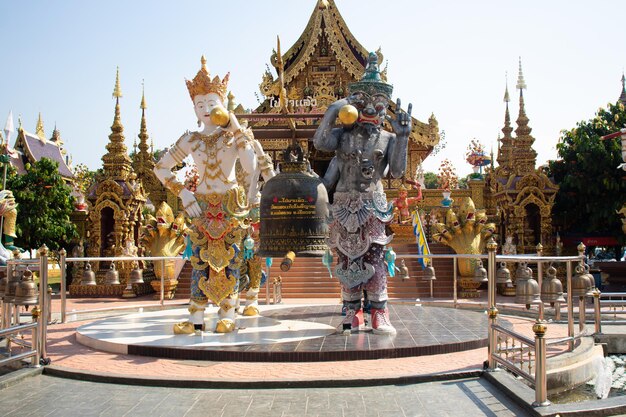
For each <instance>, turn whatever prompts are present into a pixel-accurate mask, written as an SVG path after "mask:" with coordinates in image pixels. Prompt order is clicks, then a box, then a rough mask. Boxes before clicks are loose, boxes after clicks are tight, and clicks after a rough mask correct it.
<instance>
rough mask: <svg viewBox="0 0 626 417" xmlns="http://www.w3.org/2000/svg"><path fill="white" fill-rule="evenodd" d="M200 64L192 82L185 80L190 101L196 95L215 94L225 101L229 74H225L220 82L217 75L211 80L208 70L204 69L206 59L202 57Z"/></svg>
mask: <svg viewBox="0 0 626 417" xmlns="http://www.w3.org/2000/svg"><path fill="white" fill-rule="evenodd" d="M200 62H201V63H202V68H200V71H198V73H197V74H196V76H195V77H193V80H192V81H189V80H185V82H186V83H187V89H188V90H189V95H190V96H191V99H192V100H193V98H194V97H195V96H197V95H204V94H209V93H215V94H218V95H219V96H220V98H221V99H222V101H225V100H226V93H227V88H228V77H229V76H230V73H228V74H226V75H225V76H224V78H223V79H221V80H220V77H219V76H217V75H216V76H215V77H214V78H213V80H211V76H210V74H209V70H207V69H206V58H205V57H204V55H202V58H200Z"/></svg>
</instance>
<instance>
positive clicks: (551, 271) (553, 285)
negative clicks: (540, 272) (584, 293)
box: [541, 265, 565, 306]
mask: <svg viewBox="0 0 626 417" xmlns="http://www.w3.org/2000/svg"><path fill="white" fill-rule="evenodd" d="M546 275H547V276H546V279H544V280H543V282H542V283H541V300H542V301H544V302H546V303H550V305H551V306H554V303H565V298H563V284H561V281H559V279H558V278H557V277H556V268H555V267H553V266H552V265H550V267H549V268H548V270H547V271H546Z"/></svg>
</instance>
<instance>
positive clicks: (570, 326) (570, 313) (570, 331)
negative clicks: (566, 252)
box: [567, 261, 574, 352]
mask: <svg viewBox="0 0 626 417" xmlns="http://www.w3.org/2000/svg"><path fill="white" fill-rule="evenodd" d="M567 336H568V337H569V338H570V341H569V342H568V345H569V346H568V347H569V351H570V352H571V351H573V350H574V340H573V339H572V338H573V337H574V300H573V297H572V261H567Z"/></svg>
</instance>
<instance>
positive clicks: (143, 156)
mask: <svg viewBox="0 0 626 417" xmlns="http://www.w3.org/2000/svg"><path fill="white" fill-rule="evenodd" d="M139 108H141V124H140V127H139V134H138V135H137V137H138V138H139V146H138V147H139V153H138V154H137V155H136V157H135V158H136V159H135V165H134V168H135V171H137V173H138V174H139V173H140V172H141V173H143V172H145V171H146V170H150V171H151V170H152V169H153V168H154V164H153V165H151V166H150V167H146V166H144V164H150V163H152V162H153V161H152V158H151V157H150V154H149V153H148V149H149V146H148V128H147V123H146V109H147V108H148V106H146V94H145V86H143V85H142V93H141V105H140V106H139Z"/></svg>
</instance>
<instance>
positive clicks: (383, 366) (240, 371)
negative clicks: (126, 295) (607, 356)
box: [47, 299, 566, 386]
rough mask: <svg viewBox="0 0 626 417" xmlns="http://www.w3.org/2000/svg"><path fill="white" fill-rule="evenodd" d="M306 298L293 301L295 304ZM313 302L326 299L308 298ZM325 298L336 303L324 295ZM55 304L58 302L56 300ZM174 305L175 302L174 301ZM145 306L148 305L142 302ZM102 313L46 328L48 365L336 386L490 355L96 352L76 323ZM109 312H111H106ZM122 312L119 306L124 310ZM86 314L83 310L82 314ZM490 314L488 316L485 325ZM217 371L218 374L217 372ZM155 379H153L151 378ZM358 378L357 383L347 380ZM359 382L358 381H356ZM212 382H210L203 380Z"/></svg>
mask: <svg viewBox="0 0 626 417" xmlns="http://www.w3.org/2000/svg"><path fill="white" fill-rule="evenodd" d="M68 301H69V304H68V314H69V315H68V318H69V319H70V320H72V319H76V317H72V314H71V310H72V309H74V308H76V309H79V310H98V309H100V308H112V307H126V308H128V307H129V306H133V308H134V311H137V309H139V308H148V307H147V306H146V304H147V303H152V304H153V305H154V301H153V300H151V299H143V300H120V299H111V300H106V299H105V300H103V299H95V300H88V299H82V300H81V299H79V300H76V299H68ZM295 301H299V302H302V300H290V301H286V303H291V302H295ZM307 301H309V302H310V303H312V302H318V301H322V300H307ZM324 301H325V302H327V303H328V302H329V301H330V302H332V303H334V302H337V301H333V300H324ZM54 303H58V301H57V300H54ZM172 304H174V303H172ZM142 306H144V307H142ZM59 310H60V308H59V306H58V304H53V312H58V311H59ZM102 314H104V313H103V312H102V311H94V312H93V313H91V314H90V315H89V316H91V318H90V319H89V320H81V321H73V322H69V323H64V324H54V325H51V326H49V327H48V345H47V346H48V356H49V357H50V359H51V360H52V365H50V366H49V368H50V370H51V371H53V370H58V371H59V372H63V373H68V372H69V373H74V374H78V375H80V374H83V373H84V374H89V375H96V376H98V377H101V378H100V379H99V380H103V379H106V378H108V377H110V378H111V379H113V380H128V379H137V380H138V381H137V383H142V380H144V381H143V382H144V383H152V384H155V382H154V381H161V382H159V383H156V385H164V383H163V381H165V382H167V381H176V380H177V381H191V382H194V381H197V382H199V381H204V382H207V381H219V382H220V383H224V382H226V383H230V384H232V386H241V385H242V383H243V384H244V385H245V383H248V384H254V383H258V382H265V383H268V384H270V385H272V384H273V385H274V386H285V385H286V384H287V383H288V382H292V383H293V384H292V385H300V386H302V385H308V386H325V385H324V384H323V383H324V381H335V382H334V385H354V384H358V383H362V382H363V381H367V383H368V384H370V385H374V384H379V383H398V382H412V381H417V380H432V379H435V378H437V377H439V378H441V377H443V376H446V375H459V374H460V375H471V374H476V373H478V372H479V371H481V370H482V369H483V362H484V361H485V360H486V359H487V348H480V349H474V350H467V351H462V352H455V353H448V354H440V355H429V356H415V357H407V358H396V359H377V360H362V361H328V362H273V363H269V364H268V363H264V362H218V361H191V360H179V359H163V358H152V357H144V356H134V355H121V354H114V353H108V352H103V351H97V350H94V349H91V348H88V347H86V346H83V345H81V344H80V343H78V342H77V341H76V337H75V329H76V327H78V326H80V325H82V324H85V323H88V322H90V321H92V320H93V318H94V317H96V316H101V315H102ZM107 314H108V313H107ZM120 314H121V311H120ZM78 317H79V318H84V317H85V315H82V314H81V315H79V316H78ZM507 320H508V321H509V322H511V323H512V324H513V327H514V328H515V329H516V330H519V331H522V332H523V333H525V334H526V335H528V336H531V337H532V330H531V328H532V321H531V319H527V318H517V317H510V316H508V317H507ZM486 324H487V318H486V316H485V325H486ZM565 331H566V326H564V325H556V324H555V325H551V326H550V327H549V333H548V337H559V336H563V335H565ZM218 372H219V373H218ZM150 381H152V382H150ZM349 381H357V382H353V383H351V382H349ZM358 381H360V382H358ZM205 386H211V384H208V385H207V384H205Z"/></svg>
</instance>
